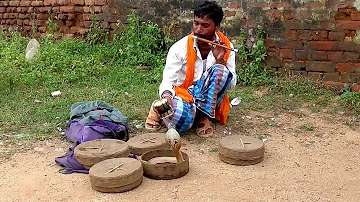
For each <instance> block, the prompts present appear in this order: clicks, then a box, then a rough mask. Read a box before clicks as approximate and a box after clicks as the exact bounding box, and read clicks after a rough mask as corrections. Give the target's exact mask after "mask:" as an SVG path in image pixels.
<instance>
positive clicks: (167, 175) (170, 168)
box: [140, 149, 189, 180]
mask: <svg viewBox="0 0 360 202" xmlns="http://www.w3.org/2000/svg"><path fill="white" fill-rule="evenodd" d="M181 153H182V155H183V157H184V160H185V161H183V162H181V163H177V162H176V160H175V162H174V163H159V164H154V163H151V160H152V159H154V158H157V157H173V158H175V154H174V152H173V150H163V149H158V150H151V151H148V152H146V153H144V154H143V155H141V156H140V161H141V163H142V165H143V168H144V175H145V176H146V177H148V178H151V179H157V180H171V179H176V178H180V177H183V176H184V175H186V174H187V173H188V172H189V156H188V155H187V154H186V153H184V152H181Z"/></svg>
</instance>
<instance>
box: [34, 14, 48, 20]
mask: <svg viewBox="0 0 360 202" xmlns="http://www.w3.org/2000/svg"><path fill="white" fill-rule="evenodd" d="M48 18H49V15H48V14H44V13H40V14H37V15H36V19H39V20H47V19H48Z"/></svg>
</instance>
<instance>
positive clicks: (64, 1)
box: [56, 0, 71, 6]
mask: <svg viewBox="0 0 360 202" xmlns="http://www.w3.org/2000/svg"><path fill="white" fill-rule="evenodd" d="M56 2H57V5H59V6H68V5H69V4H70V2H71V1H70V0H56Z"/></svg>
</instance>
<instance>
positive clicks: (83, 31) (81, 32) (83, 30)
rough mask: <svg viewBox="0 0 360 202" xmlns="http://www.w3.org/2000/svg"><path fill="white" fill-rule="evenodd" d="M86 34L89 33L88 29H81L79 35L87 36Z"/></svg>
mask: <svg viewBox="0 0 360 202" xmlns="http://www.w3.org/2000/svg"><path fill="white" fill-rule="evenodd" d="M86 32H87V29H84V28H80V29H79V30H78V33H79V34H81V35H84V34H86Z"/></svg>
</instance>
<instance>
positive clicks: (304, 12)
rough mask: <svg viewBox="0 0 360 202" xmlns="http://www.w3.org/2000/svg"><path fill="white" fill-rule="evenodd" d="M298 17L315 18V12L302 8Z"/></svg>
mask: <svg viewBox="0 0 360 202" xmlns="http://www.w3.org/2000/svg"><path fill="white" fill-rule="evenodd" d="M297 18H298V19H301V20H310V19H313V12H312V11H311V10H300V11H299V12H298V15H297Z"/></svg>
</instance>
